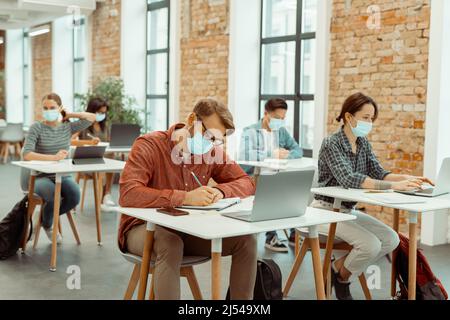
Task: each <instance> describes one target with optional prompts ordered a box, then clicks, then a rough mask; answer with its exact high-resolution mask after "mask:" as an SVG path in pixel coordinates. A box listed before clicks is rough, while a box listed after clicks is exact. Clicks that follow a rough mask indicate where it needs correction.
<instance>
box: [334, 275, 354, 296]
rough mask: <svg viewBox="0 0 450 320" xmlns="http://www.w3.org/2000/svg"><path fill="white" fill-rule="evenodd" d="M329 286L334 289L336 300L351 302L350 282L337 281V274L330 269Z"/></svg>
mask: <svg viewBox="0 0 450 320" xmlns="http://www.w3.org/2000/svg"><path fill="white" fill-rule="evenodd" d="M331 285H332V286H333V287H334V292H335V293H336V298H337V299H338V300H353V297H352V294H351V293H350V282H342V281H340V280H339V274H338V273H336V272H335V271H334V269H333V268H331Z"/></svg>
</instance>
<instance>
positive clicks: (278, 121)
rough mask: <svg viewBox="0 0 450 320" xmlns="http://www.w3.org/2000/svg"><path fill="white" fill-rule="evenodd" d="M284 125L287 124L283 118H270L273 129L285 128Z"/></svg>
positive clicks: (270, 126) (270, 125)
mask: <svg viewBox="0 0 450 320" xmlns="http://www.w3.org/2000/svg"><path fill="white" fill-rule="evenodd" d="M284 126H286V123H285V121H284V120H281V119H274V118H272V119H270V123H269V128H270V129H272V130H280V129H281V128H283V127H284Z"/></svg>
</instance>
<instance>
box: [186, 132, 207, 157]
mask: <svg viewBox="0 0 450 320" xmlns="http://www.w3.org/2000/svg"><path fill="white" fill-rule="evenodd" d="M187 146H188V148H189V151H190V152H191V153H192V154H194V155H203V154H206V153H208V152H209V151H211V149H212V148H213V144H212V142H211V141H209V140H207V139H205V138H204V137H203V135H202V134H201V133H200V132H196V133H195V134H194V137H193V138H187Z"/></svg>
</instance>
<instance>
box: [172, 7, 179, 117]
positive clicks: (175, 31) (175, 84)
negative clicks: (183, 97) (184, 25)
mask: <svg viewBox="0 0 450 320" xmlns="http://www.w3.org/2000/svg"><path fill="white" fill-rule="evenodd" d="M180 37H181V0H170V44H169V47H170V52H169V125H170V124H172V123H176V122H179V121H180V73H181V50H180V39H181V38H180Z"/></svg>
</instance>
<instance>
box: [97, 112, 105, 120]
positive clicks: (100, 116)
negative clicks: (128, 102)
mask: <svg viewBox="0 0 450 320" xmlns="http://www.w3.org/2000/svg"><path fill="white" fill-rule="evenodd" d="M105 119H106V113H96V114H95V121H97V122H102V121H103V120H105Z"/></svg>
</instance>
